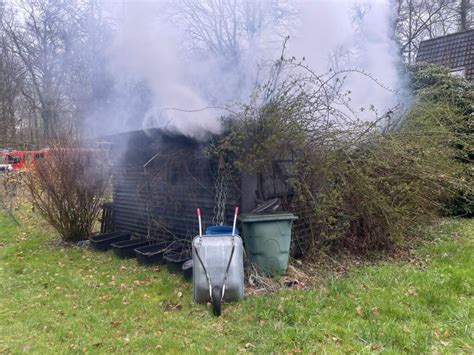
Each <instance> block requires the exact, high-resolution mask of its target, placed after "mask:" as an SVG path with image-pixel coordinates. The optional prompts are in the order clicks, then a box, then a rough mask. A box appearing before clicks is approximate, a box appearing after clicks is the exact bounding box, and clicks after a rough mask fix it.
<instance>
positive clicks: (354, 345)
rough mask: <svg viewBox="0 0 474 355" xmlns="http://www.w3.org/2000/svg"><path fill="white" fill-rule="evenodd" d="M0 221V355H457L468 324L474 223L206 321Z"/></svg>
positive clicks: (180, 290)
mask: <svg viewBox="0 0 474 355" xmlns="http://www.w3.org/2000/svg"><path fill="white" fill-rule="evenodd" d="M27 224H28V223H25V221H24V220H23V227H16V226H15V225H14V224H13V223H12V222H11V221H10V220H9V219H8V217H7V216H6V215H2V214H0V243H1V244H0V246H1V247H0V281H1V288H0V305H1V308H0V352H1V353H9V352H13V353H17V352H22V351H30V352H34V353H57V352H62V353H63V352H70V351H71V352H90V353H110V352H127V353H152V352H157V351H163V352H164V351H166V352H175V353H178V352H183V351H186V352H196V351H198V352H203V351H212V352H215V351H219V352H229V353H234V352H238V351H251V352H255V353H262V352H263V353H268V352H271V351H278V352H291V351H293V352H298V351H300V350H301V351H303V352H305V353H306V352H313V351H314V352H317V353H320V352H327V353H334V352H350V351H354V352H377V351H380V352H383V353H399V352H411V353H422V352H430V353H431V352H440V353H453V352H466V353H472V352H473V351H474V347H473V342H474V340H473V320H474V301H473V291H474V267H473V260H474V220H446V221H444V222H443V223H442V224H441V225H440V226H438V227H436V228H435V229H433V232H432V241H431V242H429V243H427V244H426V245H425V246H424V247H422V248H420V250H419V251H417V254H418V256H419V258H420V260H421V261H422V262H421V265H415V264H406V263H393V262H386V263H380V264H378V265H372V266H364V267H359V268H356V269H354V270H353V271H351V272H350V273H348V274H347V275H345V276H343V277H340V278H330V277H329V278H327V279H326V280H325V281H324V282H322V283H321V284H320V285H316V286H314V288H312V289H311V290H307V291H304V290H283V291H280V292H278V293H275V294H270V295H266V296H250V297H246V299H245V300H244V301H243V302H240V303H236V304H227V305H224V306H223V308H224V312H223V315H222V316H221V317H220V318H215V317H213V316H212V314H211V312H210V308H209V307H208V306H206V305H196V304H194V303H193V302H192V295H191V284H189V283H186V282H184V281H183V280H182V279H181V277H180V276H175V275H170V274H168V273H167V272H166V271H165V270H163V271H158V270H155V269H153V268H151V269H150V268H142V267H138V266H137V265H136V262H135V261H134V260H127V261H123V260H119V259H117V258H115V257H114V255H112V253H110V252H109V253H105V254H101V253H95V252H92V251H89V250H85V249H81V248H78V247H77V248H76V247H67V248H64V247H60V246H58V245H57V244H55V243H53V241H54V240H55V239H57V238H56V236H55V235H54V233H52V232H51V230H50V229H48V228H46V227H41V226H40V225H36V226H35V227H32V226H29V227H28V226H25V225H27Z"/></svg>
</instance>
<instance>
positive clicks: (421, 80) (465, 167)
mask: <svg viewBox="0 0 474 355" xmlns="http://www.w3.org/2000/svg"><path fill="white" fill-rule="evenodd" d="M409 70H410V76H411V83H412V89H413V94H414V97H415V103H414V105H413V106H412V108H411V110H410V112H409V113H408V114H407V115H406V117H405V119H404V122H403V124H402V127H401V130H402V131H403V132H404V134H407V135H409V134H411V133H410V132H415V133H416V134H418V135H419V134H420V132H422V133H423V134H424V135H428V136H431V137H433V138H436V140H437V141H438V142H439V143H440V144H441V145H444V146H445V147H446V148H448V149H451V148H454V152H455V154H454V156H453V158H454V159H455V160H456V161H457V162H458V163H459V165H460V169H462V172H461V173H460V176H459V179H460V181H462V183H461V184H460V185H459V187H458V189H457V194H456V196H455V197H454V198H453V199H452V200H451V201H450V203H449V209H448V213H449V214H452V215H456V216H466V217H472V216H474V140H473V139H472V137H473V135H474V119H473V118H474V86H473V85H472V84H470V83H469V82H468V81H466V80H465V79H463V78H461V77H459V76H453V75H450V73H449V72H448V70H447V69H446V68H443V67H440V66H436V65H416V66H412V67H410V68H409ZM435 136H436V137H435Z"/></svg>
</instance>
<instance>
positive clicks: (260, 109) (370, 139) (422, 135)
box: [215, 61, 463, 256]
mask: <svg viewBox="0 0 474 355" xmlns="http://www.w3.org/2000/svg"><path fill="white" fill-rule="evenodd" d="M277 65H278V66H280V68H283V67H286V68H288V67H292V68H296V69H301V70H297V72H296V74H294V75H289V76H285V78H284V79H279V78H278V75H279V74H278V72H277V73H276V74H275V72H274V73H273V74H272V77H271V79H270V81H269V84H266V85H263V86H262V87H260V88H259V89H258V91H257V94H256V95H255V97H254V101H253V102H252V103H250V104H249V105H245V106H244V107H243V109H242V111H241V113H240V114H238V115H236V117H233V119H232V120H230V121H229V122H228V125H229V129H228V134H227V135H226V137H225V138H224V139H222V140H221V141H220V142H219V144H217V146H216V149H215V151H216V152H217V154H222V152H225V153H227V154H228V156H235V157H236V160H235V164H234V165H235V166H236V167H237V168H238V169H239V170H240V171H242V172H244V173H249V172H251V173H261V174H266V173H269V174H270V173H271V165H272V164H271V162H272V160H274V159H279V158H284V157H287V156H289V155H291V156H292V157H293V159H294V164H293V167H294V176H293V177H292V178H291V180H292V181H291V183H292V184H293V186H294V188H295V190H296V197H295V198H294V199H293V201H292V205H291V206H289V209H290V210H292V211H293V212H295V213H296V214H297V215H298V216H299V221H298V223H297V226H296V229H295V231H296V234H298V233H299V235H297V237H299V238H300V241H302V242H303V244H304V245H305V248H304V250H305V253H306V255H307V256H314V255H315V254H317V253H319V252H320V251H321V249H324V248H329V247H334V246H336V247H344V248H349V249H350V250H352V251H355V252H370V251H374V250H387V249H390V248H392V247H394V246H396V245H400V244H401V243H407V242H411V241H412V240H414V239H416V238H417V237H418V236H419V235H420V230H421V228H420V227H422V226H424V225H426V224H427V223H430V222H431V221H433V220H434V219H435V218H436V217H437V216H439V215H440V214H442V213H443V212H444V209H445V205H446V203H447V202H448V201H450V200H451V199H452V198H453V196H454V195H455V194H456V191H457V189H459V188H461V185H463V181H462V179H460V176H461V170H460V167H459V165H458V164H457V163H456V162H455V160H454V159H453V158H454V156H455V149H454V148H453V147H452V146H446V140H447V139H448V140H449V139H450V138H452V136H451V133H450V131H449V128H447V127H446V126H445V125H440V126H439V127H437V128H436V132H433V131H431V132H430V134H428V130H427V129H424V127H423V125H424V120H423V119H420V120H417V121H415V120H411V123H410V125H404V126H403V128H400V127H399V129H398V130H396V131H394V132H390V133H388V132H386V131H385V130H384V129H383V127H384V125H383V121H384V119H386V118H387V119H388V118H389V117H387V116H386V117H384V115H381V116H380V115H377V113H376V112H375V111H374V115H375V117H374V121H373V122H363V121H361V120H359V119H358V117H357V116H356V115H355V114H353V112H354V111H353V110H351V108H350V106H348V105H347V102H348V100H347V96H346V94H345V93H344V92H342V91H341V90H340V88H341V86H340V85H339V81H338V77H337V73H334V74H330V75H332V76H331V77H330V78H327V77H325V78H323V77H319V76H316V75H315V74H314V73H313V72H309V73H310V74H309V75H307V74H305V73H307V71H306V69H307V68H306V67H304V66H302V65H299V64H295V63H294V62H293V61H290V62H281V61H280V62H279V63H278V64H277ZM275 77H277V78H275ZM341 80H343V79H341ZM268 88H271V92H270V94H268ZM438 109H439V110H442V106H440V107H438ZM391 114H393V112H392V113H391ZM411 114H414V115H415V114H416V113H415V112H414V111H412V112H411ZM444 118H445V119H449V118H450V117H449V116H444ZM431 128H432V126H431ZM431 128H430V129H431ZM434 133H436V134H434Z"/></svg>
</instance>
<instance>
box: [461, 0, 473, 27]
mask: <svg viewBox="0 0 474 355" xmlns="http://www.w3.org/2000/svg"><path fill="white" fill-rule="evenodd" d="M472 16H473V15H472V2H471V0H461V1H460V3H459V30H460V31H466V30H468V29H469V28H471V26H472Z"/></svg>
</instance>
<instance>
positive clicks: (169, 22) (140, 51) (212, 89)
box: [104, 0, 400, 138]
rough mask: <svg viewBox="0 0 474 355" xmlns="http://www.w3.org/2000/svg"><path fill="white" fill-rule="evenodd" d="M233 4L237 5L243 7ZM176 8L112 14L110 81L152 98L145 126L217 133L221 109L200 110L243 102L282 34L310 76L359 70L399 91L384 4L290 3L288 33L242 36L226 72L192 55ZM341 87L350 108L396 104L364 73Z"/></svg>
mask: <svg viewBox="0 0 474 355" xmlns="http://www.w3.org/2000/svg"><path fill="white" fill-rule="evenodd" d="M196 1H205V0H196ZM247 1H249V4H251V3H253V2H254V1H256V0H247ZM263 1H264V0H263ZM280 2H281V1H280ZM236 3H237V4H240V5H239V6H242V4H244V1H242V0H237V1H236ZM115 4H116V3H115ZM262 4H266V2H263V3H262ZM104 5H105V7H106V8H107V6H108V5H110V3H109V4H108V3H107V2H105V3H104ZM178 8H179V3H177V2H166V3H165V2H160V3H156V2H152V1H149V2H146V1H140V2H137V1H133V0H124V1H123V2H122V3H121V6H119V7H116V6H115V7H114V8H113V9H110V8H109V10H110V11H111V13H113V15H114V17H115V18H116V19H117V26H118V30H117V32H116V33H117V34H116V38H115V40H114V42H113V43H112V46H111V49H110V54H111V56H112V57H113V61H112V63H113V66H112V70H113V72H114V76H116V77H120V76H122V75H126V76H132V77H136V78H138V79H140V80H143V81H144V82H145V83H146V84H147V85H148V87H149V89H150V91H151V93H152V103H151V108H150V109H149V110H148V112H147V113H146V114H145V117H137V118H136V119H137V121H139V122H140V126H141V127H142V128H148V127H166V128H168V129H170V130H175V131H179V132H181V133H183V134H186V135H190V136H195V137H198V138H204V137H205V136H206V134H207V133H208V132H211V133H218V132H219V130H220V123H219V117H220V115H221V114H223V113H225V111H223V110H219V109H215V108H214V109H208V110H201V109H203V108H205V107H215V106H225V105H230V104H232V102H235V101H239V100H245V99H247V98H248V95H249V94H250V93H251V91H252V88H253V87H254V85H255V80H256V78H257V75H258V71H259V64H261V63H262V62H264V61H269V60H273V59H277V58H278V56H279V53H280V51H281V45H282V43H283V37H284V36H285V35H286V34H289V35H290V40H289V42H288V49H287V55H288V56H295V57H296V58H302V57H305V62H306V64H308V65H309V66H311V67H312V68H313V69H314V71H315V72H318V73H323V72H326V71H327V70H328V69H329V68H333V69H346V68H358V69H361V70H363V71H365V72H368V73H371V74H372V75H373V76H374V77H375V78H377V79H378V80H379V81H380V82H381V83H383V84H384V85H385V86H386V87H389V88H392V89H397V88H398V87H399V86H400V78H399V75H398V72H397V64H398V62H399V59H398V55H397V48H396V44H395V42H394V40H393V35H392V29H391V26H390V24H391V4H390V1H389V0H378V1H377V0H372V1H363V2H362V1H350V0H339V1H334V0H331V1H298V2H289V3H288V4H287V7H286V8H287V9H289V10H288V11H290V12H292V15H291V19H289V20H288V23H286V24H285V26H286V27H285V26H282V24H281V23H277V22H275V28H274V29H273V28H272V25H271V24H268V25H267V26H266V27H265V28H264V30H263V31H261V33H259V34H258V35H257V36H255V37H253V38H252V39H251V40H248V41H246V42H245V38H244V39H243V42H242V45H241V46H240V50H241V53H240V57H239V61H238V62H236V63H233V65H230V66H229V63H225V59H223V58H219V57H218V56H212V55H211V56H209V55H202V54H198V53H195V52H192V51H190V50H189V46H187V45H186V44H187V43H189V41H190V38H189V32H186V31H185V26H184V25H183V23H182V22H180V21H179V20H177V19H176V17H175V16H174V17H173V16H170V15H169V13H173V11H174V10H176V9H178ZM268 9H269V10H268V11H271V9H272V8H271V7H268ZM277 27H278V28H277ZM282 28H283V29H284V31H282ZM282 32H285V33H282ZM276 33H278V36H276ZM346 85H347V89H348V90H351V92H352V104H353V106H354V107H355V108H359V107H365V108H367V107H368V106H369V105H374V106H375V108H376V109H377V110H378V111H385V110H387V109H388V108H390V107H392V106H394V104H395V103H396V99H397V98H396V95H394V94H393V92H391V91H388V90H385V89H383V88H381V87H380V86H378V85H377V84H376V83H375V82H374V81H373V80H371V79H369V78H367V77H365V76H363V75H359V74H348V77H347V81H346ZM169 108H172V109H169ZM175 109H179V110H175ZM195 110H196V112H190V111H195ZM142 116H143V115H142ZM137 126H138V125H137Z"/></svg>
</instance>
